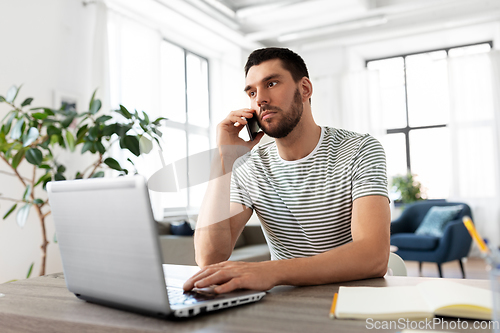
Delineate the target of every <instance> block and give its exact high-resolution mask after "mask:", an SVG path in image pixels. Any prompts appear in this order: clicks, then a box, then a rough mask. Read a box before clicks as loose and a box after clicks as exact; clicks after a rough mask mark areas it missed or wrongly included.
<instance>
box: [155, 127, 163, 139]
mask: <svg viewBox="0 0 500 333" xmlns="http://www.w3.org/2000/svg"><path fill="white" fill-rule="evenodd" d="M153 132H154V133H155V134H156V135H158V136H159V137H160V138H161V137H162V135H163V133H162V132H161V131H160V130H159V129H157V128H153Z"/></svg>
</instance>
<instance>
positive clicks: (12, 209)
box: [3, 204, 17, 220]
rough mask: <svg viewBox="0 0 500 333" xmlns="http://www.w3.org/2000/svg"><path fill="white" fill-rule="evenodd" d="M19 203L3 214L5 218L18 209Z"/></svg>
mask: <svg viewBox="0 0 500 333" xmlns="http://www.w3.org/2000/svg"><path fill="white" fill-rule="evenodd" d="M16 207H17V204H15V205H14V206H12V207H10V209H9V211H8V212H7V213H6V214H5V215H4V216H3V219H4V220H5V219H6V218H7V217H8V216H9V215H10V214H11V213H12V212H13V211H15V210H16Z"/></svg>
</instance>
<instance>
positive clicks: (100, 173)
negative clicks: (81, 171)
mask: <svg viewBox="0 0 500 333" xmlns="http://www.w3.org/2000/svg"><path fill="white" fill-rule="evenodd" d="M102 177H104V171H98V172H96V173H94V174H92V176H90V178H102Z"/></svg>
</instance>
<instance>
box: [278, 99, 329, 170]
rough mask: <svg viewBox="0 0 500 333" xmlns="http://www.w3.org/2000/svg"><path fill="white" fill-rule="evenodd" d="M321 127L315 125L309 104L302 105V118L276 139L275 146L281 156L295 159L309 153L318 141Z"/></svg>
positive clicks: (287, 159) (289, 159) (291, 159)
mask: <svg viewBox="0 0 500 333" xmlns="http://www.w3.org/2000/svg"><path fill="white" fill-rule="evenodd" d="M320 137H321V127H319V126H318V125H316V123H315V122H314V119H313V117H312V113H311V108H310V106H308V107H304V112H303V113H302V118H301V119H300V121H299V123H298V124H297V126H296V127H295V128H294V129H293V131H292V132H290V134H288V135H287V136H286V137H284V138H280V139H276V146H277V147H278V153H279V154H280V156H281V158H282V159H284V160H286V161H295V160H299V159H301V158H304V157H306V156H307V155H309V154H310V153H311V152H312V151H313V150H314V148H315V147H316V145H317V144H318V142H319V139H320Z"/></svg>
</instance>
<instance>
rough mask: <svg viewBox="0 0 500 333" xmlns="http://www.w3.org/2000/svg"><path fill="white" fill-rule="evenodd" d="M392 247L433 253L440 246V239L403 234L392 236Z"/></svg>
mask: <svg viewBox="0 0 500 333" xmlns="http://www.w3.org/2000/svg"><path fill="white" fill-rule="evenodd" d="M391 245H395V246H397V247H398V251H399V250H417V251H432V250H434V249H435V248H437V247H438V245H439V237H435V236H426V235H415V234H414V233H401V234H395V235H392V236H391Z"/></svg>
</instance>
